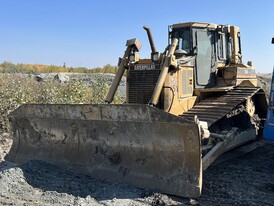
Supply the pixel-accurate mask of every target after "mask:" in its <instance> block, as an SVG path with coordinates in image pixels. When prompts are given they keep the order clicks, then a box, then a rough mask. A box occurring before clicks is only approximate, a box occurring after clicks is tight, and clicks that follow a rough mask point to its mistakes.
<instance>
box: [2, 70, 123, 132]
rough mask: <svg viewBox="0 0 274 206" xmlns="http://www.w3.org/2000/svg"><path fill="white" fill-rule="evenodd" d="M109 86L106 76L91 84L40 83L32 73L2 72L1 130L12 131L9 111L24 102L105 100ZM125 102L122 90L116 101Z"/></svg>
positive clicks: (89, 101) (72, 102)
mask: <svg viewBox="0 0 274 206" xmlns="http://www.w3.org/2000/svg"><path fill="white" fill-rule="evenodd" d="M109 86H110V85H109V83H108V80H107V79H106V78H103V77H97V78H96V79H95V82H94V83H93V85H92V86H91V87H90V86H88V84H87V83H85V82H81V81H74V82H69V83H66V84H59V83H57V82H55V81H48V82H37V81H35V80H34V79H33V78H32V77H31V76H29V75H23V74H12V75H11V74H1V76H0V102H1V104H0V114H1V116H0V131H2V132H3V131H4V132H9V131H10V126H9V123H8V114H9V113H10V112H11V111H13V110H14V109H16V108H17V107H19V106H20V105H22V104H25V103H35V104H91V103H93V104H97V103H103V102H104V98H105V97H106V94H107V91H108V89H109ZM123 101H124V98H123V95H122V94H121V92H118V94H117V95H116V97H115V101H114V102H115V103H122V102H123Z"/></svg>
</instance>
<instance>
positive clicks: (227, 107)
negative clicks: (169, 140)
mask: <svg viewBox="0 0 274 206" xmlns="http://www.w3.org/2000/svg"><path fill="white" fill-rule="evenodd" d="M260 90H261V88H259V87H234V88H233V89H232V90H230V91H228V92H227V93H226V94H225V95H222V96H217V97H216V96H215V97H210V98H208V99H205V100H203V101H201V102H199V103H197V104H196V105H195V106H194V107H193V108H191V109H190V110H188V111H187V112H185V113H184V114H182V115H181V116H182V117H183V118H185V119H188V120H190V121H193V119H194V116H195V115H197V116H198V118H199V120H201V121H206V122H207V123H208V126H209V127H210V126H211V125H212V124H213V123H215V122H216V121H218V120H219V119H221V118H223V117H224V116H226V115H227V114H229V113H230V112H231V111H233V110H234V109H235V108H236V107H237V106H238V105H240V104H242V103H244V102H245V101H246V100H248V99H249V98H251V97H252V96H253V95H255V94H256V93H257V92H259V91H260Z"/></svg>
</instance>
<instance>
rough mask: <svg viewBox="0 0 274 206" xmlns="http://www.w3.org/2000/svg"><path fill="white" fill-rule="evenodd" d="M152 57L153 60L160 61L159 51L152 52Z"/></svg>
mask: <svg viewBox="0 0 274 206" xmlns="http://www.w3.org/2000/svg"><path fill="white" fill-rule="evenodd" d="M151 59H152V61H153V62H157V61H159V52H155V53H151Z"/></svg>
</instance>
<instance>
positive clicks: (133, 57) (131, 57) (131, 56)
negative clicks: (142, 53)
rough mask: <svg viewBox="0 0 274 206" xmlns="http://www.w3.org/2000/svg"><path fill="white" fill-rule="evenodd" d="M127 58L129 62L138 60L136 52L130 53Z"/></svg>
mask: <svg viewBox="0 0 274 206" xmlns="http://www.w3.org/2000/svg"><path fill="white" fill-rule="evenodd" d="M128 58H129V62H130V63H134V62H138V61H139V59H140V58H139V55H138V54H136V53H133V54H130V55H129V57H128Z"/></svg>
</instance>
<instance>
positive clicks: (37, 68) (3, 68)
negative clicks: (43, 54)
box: [0, 61, 118, 74]
mask: <svg viewBox="0 0 274 206" xmlns="http://www.w3.org/2000/svg"><path fill="white" fill-rule="evenodd" d="M117 70H118V67H117V66H112V65H110V64H106V65H105V66H103V67H96V68H91V69H89V68H86V67H66V65H65V63H64V65H63V66H56V65H41V64H13V63H11V62H8V61H4V62H3V63H1V64H0V72H2V73H26V74H39V73H52V72H73V73H112V74H115V73H116V72H117Z"/></svg>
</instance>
